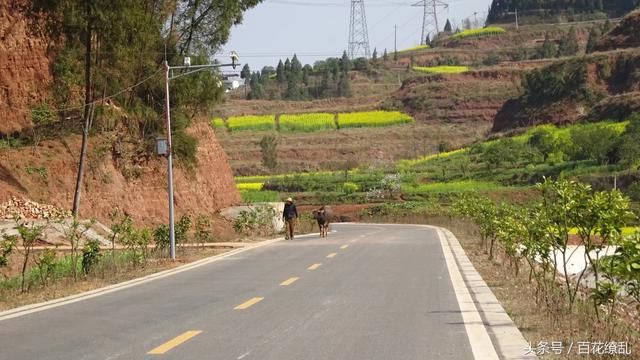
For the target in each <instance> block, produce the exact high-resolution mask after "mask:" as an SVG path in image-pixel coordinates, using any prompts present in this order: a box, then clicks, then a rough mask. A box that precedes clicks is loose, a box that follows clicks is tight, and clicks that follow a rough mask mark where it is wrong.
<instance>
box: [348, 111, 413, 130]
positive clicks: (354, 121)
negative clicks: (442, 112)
mask: <svg viewBox="0 0 640 360" xmlns="http://www.w3.org/2000/svg"><path fill="white" fill-rule="evenodd" d="M411 122H413V118H412V117H411V116H409V115H407V114H403V113H401V112H399V111H370V112H355V113H345V114H339V115H338V126H339V127H340V128H341V129H344V128H361V127H381V126H392V125H400V124H408V123H411Z"/></svg>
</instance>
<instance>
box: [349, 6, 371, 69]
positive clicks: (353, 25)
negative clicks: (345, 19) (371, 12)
mask: <svg viewBox="0 0 640 360" xmlns="http://www.w3.org/2000/svg"><path fill="white" fill-rule="evenodd" d="M358 54H362V55H364V56H365V57H366V58H367V59H369V58H370V57H371V51H370V49H369V33H368V30H367V15H366V13H365V11H364V0H351V19H350V21H349V58H350V59H352V60H353V59H355V58H356V55H358Z"/></svg>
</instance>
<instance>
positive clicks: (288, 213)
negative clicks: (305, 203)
mask: <svg viewBox="0 0 640 360" xmlns="http://www.w3.org/2000/svg"><path fill="white" fill-rule="evenodd" d="M282 217H283V218H284V219H285V220H291V219H295V218H297V217H298V209H296V205H295V204H293V203H286V204H284V211H283V212H282Z"/></svg>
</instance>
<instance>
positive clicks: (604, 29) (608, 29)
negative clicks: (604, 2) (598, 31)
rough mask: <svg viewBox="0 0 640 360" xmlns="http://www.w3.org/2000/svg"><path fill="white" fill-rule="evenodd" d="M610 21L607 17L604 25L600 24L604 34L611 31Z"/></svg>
mask: <svg viewBox="0 0 640 360" xmlns="http://www.w3.org/2000/svg"><path fill="white" fill-rule="evenodd" d="M611 27H612V26H611V21H609V19H607V21H605V22H604V25H603V26H602V33H603V34H606V33H608V32H609V31H611Z"/></svg>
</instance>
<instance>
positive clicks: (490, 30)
mask: <svg viewBox="0 0 640 360" xmlns="http://www.w3.org/2000/svg"><path fill="white" fill-rule="evenodd" d="M506 32H507V31H506V30H505V29H503V28H501V27H498V26H487V27H485V28H482V29H469V30H464V31H461V32H459V33H457V34H453V35H452V36H451V38H453V39H466V38H471V37H482V36H492V35H500V34H504V33H506Z"/></svg>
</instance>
